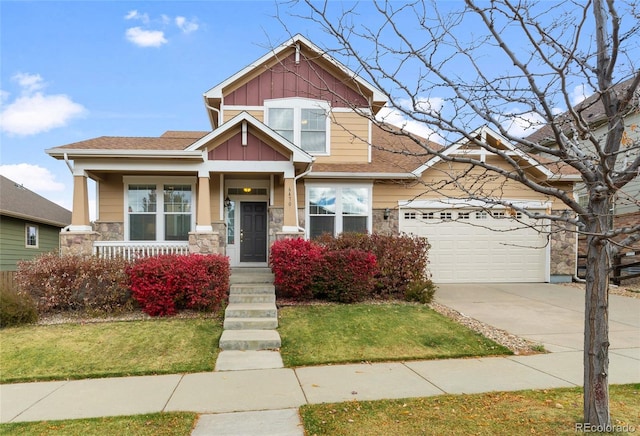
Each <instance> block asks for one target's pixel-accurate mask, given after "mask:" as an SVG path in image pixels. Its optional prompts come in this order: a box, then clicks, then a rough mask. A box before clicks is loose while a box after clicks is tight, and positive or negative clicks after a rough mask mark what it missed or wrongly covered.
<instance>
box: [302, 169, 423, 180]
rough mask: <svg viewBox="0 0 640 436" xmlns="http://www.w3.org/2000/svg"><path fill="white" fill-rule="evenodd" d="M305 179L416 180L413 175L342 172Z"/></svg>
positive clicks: (321, 174)
mask: <svg viewBox="0 0 640 436" xmlns="http://www.w3.org/2000/svg"><path fill="white" fill-rule="evenodd" d="M305 178H307V179H310V178H318V179H320V178H322V179H415V178H416V176H415V175H414V174H412V173H340V172H326V173H323V172H314V171H312V172H311V173H309V174H308V175H307V176H305Z"/></svg>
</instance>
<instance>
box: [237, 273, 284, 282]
mask: <svg viewBox="0 0 640 436" xmlns="http://www.w3.org/2000/svg"><path fill="white" fill-rule="evenodd" d="M273 280H274V275H273V274H272V273H251V274H246V273H242V274H233V273H232V274H231V277H230V278H229V283H231V284H232V285H233V284H236V283H267V284H273Z"/></svg>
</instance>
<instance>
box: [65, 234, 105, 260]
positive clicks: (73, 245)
mask: <svg viewBox="0 0 640 436" xmlns="http://www.w3.org/2000/svg"><path fill="white" fill-rule="evenodd" d="M99 236H100V234H99V233H97V232H60V254H61V255H63V256H93V243H94V242H95V241H97V240H98V237H99Z"/></svg>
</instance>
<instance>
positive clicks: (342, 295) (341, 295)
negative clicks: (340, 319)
mask: <svg viewBox="0 0 640 436" xmlns="http://www.w3.org/2000/svg"><path fill="white" fill-rule="evenodd" d="M376 272H377V269H376V257H375V255H374V254H373V253H371V252H368V251H364V250H358V249H352V248H347V249H341V250H332V251H327V252H326V253H325V254H324V259H323V261H322V262H321V263H320V264H319V268H318V269H317V271H316V274H315V277H314V280H313V290H314V297H316V298H319V299H323V300H329V301H335V302H339V303H355V302H357V301H363V300H365V299H366V298H369V297H371V293H372V291H373V288H374V285H375V275H376Z"/></svg>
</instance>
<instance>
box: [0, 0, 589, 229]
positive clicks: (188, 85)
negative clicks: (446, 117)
mask: <svg viewBox="0 0 640 436" xmlns="http://www.w3.org/2000/svg"><path fill="white" fill-rule="evenodd" d="M451 4H456V3H455V2H454V3H449V5H451ZM458 4H459V3H458ZM300 7H303V6H302V5H301V6H298V8H300ZM332 7H342V5H341V4H340V3H337V2H334V3H332ZM295 12H296V11H295V10H289V6H288V5H285V4H284V3H277V2H276V1H273V0H265V1H236V2H232V1H192V2H190V1H180V2H176V1H144V2H128V1H34V2H29V1H6V0H0V65H1V70H0V103H1V104H2V106H1V107H0V117H1V118H0V147H1V148H0V173H1V174H3V175H5V176H6V177H9V178H11V179H13V180H15V181H17V182H19V183H23V184H24V185H25V186H26V187H27V188H29V189H31V190H33V191H35V192H37V193H39V194H40V195H43V196H45V197H46V198H49V199H50V200H52V201H55V202H56V203H58V204H61V205H62V206H64V207H67V208H70V207H71V199H72V178H71V174H70V172H69V169H68V168H67V166H66V165H65V163H64V162H61V161H57V160H55V159H53V158H51V157H49V156H48V155H47V154H46V153H45V151H44V150H46V149H48V148H52V147H56V146H60V145H65V144H69V143H73V142H77V141H82V140H85V139H90V138H94V137H98V136H158V135H161V134H162V133H163V132H164V131H166V130H208V129H210V126H209V123H208V118H207V116H206V112H205V110H204V106H203V102H202V94H203V93H204V92H205V91H207V90H208V89H209V88H211V87H213V86H214V85H216V84H218V83H219V82H221V81H222V80H224V79H226V78H227V77H229V76H231V75H232V74H234V73H236V72H237V71H239V70H241V69H242V68H244V67H245V66H246V65H248V64H249V63H251V62H253V61H254V60H256V59H258V58H259V57H260V56H262V55H263V54H265V53H266V52H267V51H268V50H269V48H270V47H273V46H276V45H278V44H280V43H282V42H284V41H286V40H287V39H288V38H289V36H290V35H291V34H294V33H302V34H303V35H304V36H306V37H307V38H309V39H310V40H311V41H313V42H314V43H316V44H317V45H318V46H320V47H324V46H326V45H332V44H333V45H334V46H335V42H333V41H327V38H328V37H327V36H326V35H325V34H324V33H323V31H322V29H320V28H319V27H318V25H315V24H313V23H312V22H310V21H305V20H301V19H298V18H295V17H294V16H292V15H291V14H292V13H295ZM300 13H301V14H302V15H304V14H308V12H306V11H302V12H300ZM369 13H370V14H371V15H368V14H369ZM277 15H280V16H281V18H283V19H284V20H286V22H287V28H288V29H285V28H284V26H283V24H282V23H281V22H280V21H279V20H278V19H277V18H276V16H277ZM374 17H375V15H374V13H373V11H368V10H367V9H366V8H365V9H364V12H363V14H361V15H360V19H361V20H362V22H363V23H369V24H371V23H373V22H374ZM372 25H373V24H372ZM407 32H411V28H410V27H408V26H407ZM579 94H580V95H582V94H583V92H581V91H580V92H579ZM434 102H435V104H438V103H437V99H434V100H431V103H432V104H434ZM417 132H418V133H421V132H420V130H418V131H417ZM93 198H94V194H93V192H92V193H91V199H93ZM92 201H93V200H92ZM91 212H92V216H93V207H92V210H91Z"/></svg>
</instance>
